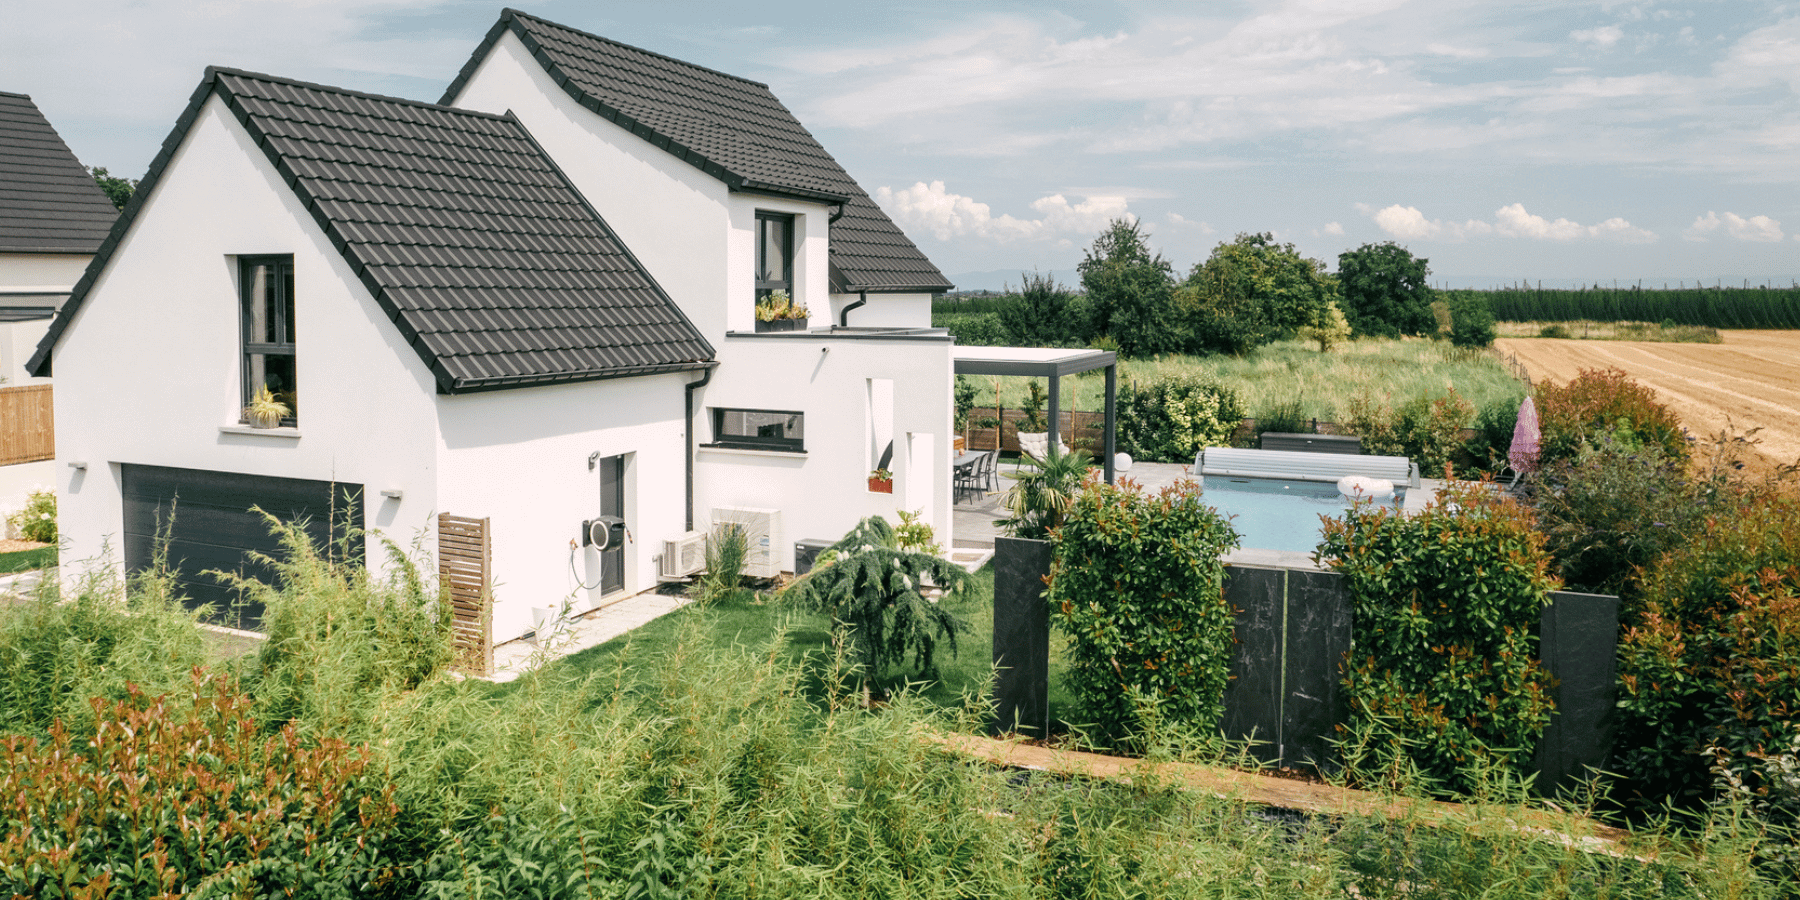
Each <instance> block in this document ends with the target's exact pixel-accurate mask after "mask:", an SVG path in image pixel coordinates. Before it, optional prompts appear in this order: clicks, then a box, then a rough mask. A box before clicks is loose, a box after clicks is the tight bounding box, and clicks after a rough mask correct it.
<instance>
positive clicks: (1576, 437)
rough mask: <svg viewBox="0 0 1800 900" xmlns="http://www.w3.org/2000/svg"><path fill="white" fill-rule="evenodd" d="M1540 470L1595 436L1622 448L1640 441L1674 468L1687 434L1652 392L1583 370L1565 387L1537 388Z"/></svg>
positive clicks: (1607, 372)
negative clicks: (1658, 451) (1653, 447)
mask: <svg viewBox="0 0 1800 900" xmlns="http://www.w3.org/2000/svg"><path fill="white" fill-rule="evenodd" d="M1537 409H1538V422H1539V430H1540V431H1542V433H1543V438H1542V440H1541V441H1540V449H1539V451H1538V461H1539V464H1540V465H1548V464H1549V463H1551V462H1553V461H1555V460H1558V459H1569V458H1571V457H1574V456H1575V455H1576V453H1577V452H1579V450H1580V448H1581V445H1582V443H1583V442H1585V441H1590V440H1592V439H1594V438H1596V437H1597V436H1598V435H1599V434H1600V432H1603V431H1609V432H1612V433H1613V437H1614V439H1615V440H1620V441H1623V442H1625V443H1626V444H1632V443H1635V442H1642V443H1648V444H1655V445H1657V446H1658V447H1660V448H1661V449H1662V454H1663V458H1664V459H1667V460H1669V461H1670V462H1671V463H1674V464H1676V465H1681V466H1685V465H1686V464H1687V461H1688V455H1689V454H1688V440H1687V433H1686V432H1685V431H1683V430H1682V427H1681V422H1680V421H1679V420H1677V419H1676V418H1675V414H1674V413H1673V412H1671V411H1670V410H1669V408H1668V407H1666V406H1664V405H1662V403H1660V402H1659V401H1657V399H1656V392H1655V391H1652V390H1650V389H1649V388H1647V387H1644V386H1643V385H1641V384H1638V383H1637V382H1635V381H1632V380H1631V378H1630V376H1628V375H1626V374H1625V373H1624V372H1623V371H1621V370H1619V369H1583V370H1581V372H1580V373H1578V374H1577V375H1576V376H1575V377H1574V378H1572V379H1570V380H1569V382H1568V383H1567V384H1561V385H1559V384H1556V383H1555V382H1548V381H1547V382H1544V383H1543V384H1540V385H1538V390H1537Z"/></svg>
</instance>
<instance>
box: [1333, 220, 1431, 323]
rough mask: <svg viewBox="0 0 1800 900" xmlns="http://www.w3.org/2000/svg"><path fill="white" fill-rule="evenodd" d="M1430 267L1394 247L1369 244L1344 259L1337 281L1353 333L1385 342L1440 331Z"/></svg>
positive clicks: (1347, 253) (1349, 253)
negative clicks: (1399, 337) (1395, 338)
mask: <svg viewBox="0 0 1800 900" xmlns="http://www.w3.org/2000/svg"><path fill="white" fill-rule="evenodd" d="M1429 262H1430V261H1429V260H1425V259H1419V258H1415V257H1414V256H1413V255H1412V253H1411V252H1409V251H1408V250H1407V249H1406V248H1405V247H1402V246H1400V245H1398V244H1395V243H1394V242H1393V241H1386V242H1384V243H1380V244H1364V245H1362V246H1361V247H1358V248H1356V249H1355V250H1350V251H1346V252H1345V253H1343V254H1341V255H1339V256H1338V281H1339V282H1340V283H1341V284H1342V285H1343V291H1344V304H1345V309H1344V314H1345V316H1347V317H1348V318H1349V319H1350V327H1351V328H1354V329H1356V331H1357V333H1358V334H1373V335H1381V336H1385V337H1392V336H1394V335H1400V334H1429V333H1431V332H1432V331H1434V330H1436V329H1437V319H1436V317H1434V316H1433V315H1432V314H1431V301H1432V299H1433V294H1432V290H1431V285H1430V284H1429V283H1427V281H1426V279H1427V278H1428V277H1429V276H1430V275H1431V267H1430V266H1429V265H1428V263H1429Z"/></svg>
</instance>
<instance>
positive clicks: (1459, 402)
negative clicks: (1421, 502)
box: [1343, 388, 1511, 478]
mask: <svg viewBox="0 0 1800 900" xmlns="http://www.w3.org/2000/svg"><path fill="white" fill-rule="evenodd" d="M1474 418H1475V409H1474V407H1472V406H1470V405H1469V401H1467V400H1464V399H1463V398H1462V395H1460V394H1458V393H1457V392H1456V389H1455V388H1451V389H1450V392H1449V393H1448V394H1445V395H1443V396H1440V397H1414V398H1413V399H1411V400H1408V401H1407V402H1406V403H1404V404H1402V405H1401V406H1400V408H1399V409H1398V410H1395V409H1392V408H1390V407H1389V406H1388V405H1387V403H1386V402H1384V401H1381V400H1377V399H1374V398H1372V397H1370V396H1369V395H1368V394H1358V395H1356V396H1354V397H1352V398H1350V401H1349V403H1348V404H1347V405H1346V408H1345V411H1344V416H1343V419H1344V421H1343V425H1344V427H1345V428H1347V429H1349V431H1350V433H1352V434H1355V435H1357V436H1359V437H1361V438H1362V446H1363V452H1364V453H1368V454H1372V455H1376V456H1405V457H1409V458H1410V459H1412V461H1413V462H1415V463H1418V465H1419V473H1420V474H1422V475H1424V476H1425V477H1426V478H1441V477H1443V475H1444V466H1445V465H1446V464H1450V463H1453V462H1454V461H1455V459H1456V457H1457V454H1458V453H1459V452H1460V451H1462V450H1463V436H1462V430H1463V429H1464V428H1466V427H1468V426H1469V424H1470V422H1472V421H1473V420H1474ZM1508 439H1509V440H1510V439H1511V436H1510V435H1509V436H1508Z"/></svg>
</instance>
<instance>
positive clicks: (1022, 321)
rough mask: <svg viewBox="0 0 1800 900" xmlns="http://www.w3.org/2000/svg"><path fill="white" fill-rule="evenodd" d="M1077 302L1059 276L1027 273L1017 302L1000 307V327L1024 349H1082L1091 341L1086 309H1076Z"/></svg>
mask: <svg viewBox="0 0 1800 900" xmlns="http://www.w3.org/2000/svg"><path fill="white" fill-rule="evenodd" d="M1074 299H1075V295H1074V294H1073V293H1072V292H1071V291H1069V289H1068V288H1065V287H1063V286H1062V285H1060V284H1058V283H1057V282H1056V279H1055V277H1053V276H1050V275H1039V274H1037V273H1035V272H1033V273H1029V274H1026V275H1025V276H1024V279H1023V283H1022V284H1021V285H1020V286H1019V293H1018V295H1017V299H1016V300H1015V301H1014V302H1012V303H1009V304H1007V305H1005V306H1002V307H1000V310H999V313H998V316H999V323H1000V327H1001V328H1003V329H1005V333H1006V335H1007V338H1008V339H1009V340H1010V342H1011V343H1012V344H1014V345H1017V346H1021V347H1063V346H1069V345H1074V346H1081V345H1082V344H1085V343H1087V340H1088V335H1087V331H1088V328H1087V322H1086V321H1085V319H1086V308H1085V305H1083V306H1081V307H1079V308H1076V307H1074V306H1073V301H1074Z"/></svg>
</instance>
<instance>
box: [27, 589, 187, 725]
mask: <svg viewBox="0 0 1800 900" xmlns="http://www.w3.org/2000/svg"><path fill="white" fill-rule="evenodd" d="M100 571H101V572H103V573H105V574H101V575H95V576H92V577H89V578H86V579H84V580H82V581H81V582H79V583H78V584H77V585H76V586H75V587H74V589H73V591H72V592H73V594H74V596H73V597H72V598H69V599H67V601H66V602H65V601H64V598H63V596H61V595H60V594H59V593H58V592H57V590H56V589H55V586H54V585H51V584H46V585H44V586H42V587H41V588H40V589H39V591H38V593H37V594H36V595H35V596H34V597H32V598H30V599H28V600H25V601H23V602H19V603H15V604H12V605H11V606H8V607H6V608H5V609H4V614H3V615H0V733H8V734H32V735H44V734H48V733H49V729H50V725H51V723H52V722H54V721H56V720H57V719H61V720H63V723H64V724H65V725H66V726H68V727H69V728H71V729H73V730H74V731H76V732H78V733H87V732H88V731H90V730H91V728H92V722H93V714H94V710H93V707H92V706H91V705H90V704H89V703H88V701H89V700H90V699H92V698H95V697H101V698H105V699H108V700H119V699H123V698H124V697H125V696H126V695H127V691H126V688H127V686H129V685H133V684H135V685H137V686H138V687H140V688H142V689H144V690H146V691H151V692H155V693H159V694H161V693H168V692H172V691H177V690H180V689H182V688H183V687H184V686H186V685H187V683H188V681H189V672H190V671H191V670H192V669H193V667H194V666H197V665H200V664H202V663H204V662H205V661H206V658H207V647H206V641H205V640H204V639H203V638H202V637H201V633H200V631H199V629H198V627H197V625H196V620H195V617H194V613H192V612H191V611H189V610H186V609H184V608H182V605H181V604H180V603H179V602H178V601H176V600H173V599H171V598H170V597H169V594H168V591H167V587H168V584H167V582H166V580H159V579H157V578H154V577H150V578H142V579H139V580H138V581H137V583H136V584H134V585H133V590H132V591H131V598H130V600H129V601H126V600H125V599H124V598H123V594H124V593H125V591H124V589H123V587H122V586H121V585H119V584H118V583H117V582H116V581H115V580H114V576H112V575H111V572H112V569H111V568H110V567H104V568H102V569H101V570H100Z"/></svg>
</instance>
